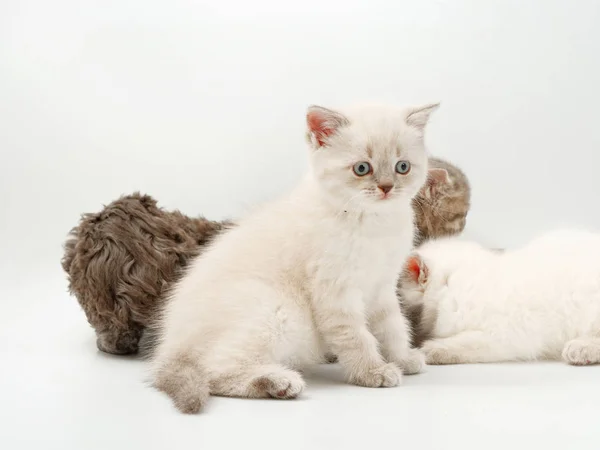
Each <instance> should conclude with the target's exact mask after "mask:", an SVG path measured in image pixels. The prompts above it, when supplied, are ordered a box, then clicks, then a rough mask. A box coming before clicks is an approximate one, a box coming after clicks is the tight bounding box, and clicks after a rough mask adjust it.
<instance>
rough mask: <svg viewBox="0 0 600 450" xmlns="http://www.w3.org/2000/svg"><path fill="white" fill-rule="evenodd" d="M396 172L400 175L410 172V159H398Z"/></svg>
mask: <svg viewBox="0 0 600 450" xmlns="http://www.w3.org/2000/svg"><path fill="white" fill-rule="evenodd" d="M396 172H398V173H399V174H400V175H406V174H407V173H408V172H410V163H409V162H408V161H398V162H397V163H396Z"/></svg>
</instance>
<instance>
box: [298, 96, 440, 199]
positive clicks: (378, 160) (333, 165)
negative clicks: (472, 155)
mask: <svg viewBox="0 0 600 450" xmlns="http://www.w3.org/2000/svg"><path fill="white" fill-rule="evenodd" d="M437 107H438V105H437V104H432V105H426V106H422V107H419V108H410V109H407V110H397V109H391V108H387V107H382V106H370V107H361V108H357V109H354V110H352V111H347V112H345V113H341V112H338V111H333V110H330V109H326V108H322V107H319V106H311V107H310V108H309V109H308V113H307V116H306V119H307V124H308V139H309V142H310V146H311V150H312V151H311V166H312V172H313V175H314V177H315V179H316V180H317V181H318V183H319V185H320V187H321V188H322V189H323V191H324V192H325V193H326V195H328V197H329V198H330V199H332V200H333V201H335V202H336V204H338V205H339V206H340V207H341V208H342V209H359V210H364V209H372V208H386V207H394V206H393V205H396V204H397V202H400V201H404V202H409V201H410V200H411V199H412V198H413V197H414V196H415V195H416V194H417V192H418V191H419V189H420V188H421V186H422V185H423V183H424V182H425V179H426V177H427V156H426V154H425V147H424V143H423V135H424V130H425V126H426V124H427V121H428V119H429V116H430V114H431V113H432V112H433V111H434V110H436V109H437Z"/></svg>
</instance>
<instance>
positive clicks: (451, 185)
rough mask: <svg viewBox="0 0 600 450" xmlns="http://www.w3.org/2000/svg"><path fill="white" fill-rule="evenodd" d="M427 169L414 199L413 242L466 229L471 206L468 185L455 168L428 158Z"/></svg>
mask: <svg viewBox="0 0 600 450" xmlns="http://www.w3.org/2000/svg"><path fill="white" fill-rule="evenodd" d="M429 170H430V176H429V178H428V180H427V182H426V183H425V185H424V186H423V187H422V188H421V190H420V191H419V193H418V194H417V196H416V197H415V198H414V199H413V205H414V210H415V222H416V225H417V230H418V235H417V236H416V239H415V245H419V244H420V243H421V242H423V241H425V240H429V239H434V238H440V237H444V236H453V235H457V234H460V233H461V232H462V231H463V230H464V228H465V225H466V222H467V214H468V212H469V208H470V200H471V188H470V187H469V182H468V180H467V177H466V176H465V174H464V173H463V172H462V171H461V170H460V169H459V168H458V167H456V166H454V165H452V164H450V163H449V162H447V161H443V160H441V159H436V158H430V159H429ZM434 172H435V175H433V176H432V173H434Z"/></svg>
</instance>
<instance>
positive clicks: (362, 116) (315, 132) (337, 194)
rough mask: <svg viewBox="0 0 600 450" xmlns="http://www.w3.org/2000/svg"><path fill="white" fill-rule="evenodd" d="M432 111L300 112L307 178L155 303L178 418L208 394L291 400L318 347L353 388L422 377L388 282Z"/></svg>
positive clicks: (402, 248) (397, 261)
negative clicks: (306, 139) (160, 310)
mask: <svg viewBox="0 0 600 450" xmlns="http://www.w3.org/2000/svg"><path fill="white" fill-rule="evenodd" d="M437 106H438V105H427V106H423V107H420V108H413V109H410V110H395V109H389V108H385V107H375V106H373V107H362V108H357V109H355V110H352V111H348V112H347V113H345V114H343V113H341V112H336V111H332V110H329V109H325V108H321V107H317V106H313V107H310V108H309V109H308V113H307V117H306V119H307V125H308V132H309V136H310V171H309V173H308V175H307V176H306V178H305V179H304V180H303V182H302V183H301V184H300V185H299V186H298V187H297V188H296V189H295V190H294V191H293V192H292V193H291V194H290V195H287V196H284V197H283V198H281V199H279V200H277V201H274V202H272V203H270V204H268V205H266V206H265V207H263V208H262V209H260V210H259V211H256V212H255V213H254V214H251V215H250V216H248V217H246V218H245V219H243V220H241V221H240V222H239V223H238V226H237V227H235V228H233V229H232V230H230V231H228V232H227V233H224V234H222V235H220V236H218V237H217V238H216V239H215V241H214V242H213V245H212V246H211V247H210V248H208V249H207V250H206V251H205V252H204V253H203V254H202V255H201V256H199V257H198V258H197V259H196V260H195V261H194V262H192V264H191V265H190V268H189V271H188V272H187V274H186V275H185V276H184V277H183V279H182V280H181V281H180V282H178V283H176V284H175V286H174V289H173V293H172V296H171V298H170V299H169V301H168V302H167V304H166V307H165V311H164V314H163V317H162V319H161V322H160V327H159V328H160V330H161V335H160V337H159V343H158V346H157V348H156V352H155V354H154V355H153V360H152V376H153V384H154V386H155V387H156V388H158V389H159V390H161V391H164V392H165V393H167V394H168V395H169V396H170V397H171V398H172V400H173V401H174V403H175V405H176V406H177V408H178V409H179V410H180V411H182V412H186V413H193V412H197V411H198V410H199V409H200V408H201V407H202V405H203V404H204V402H205V401H206V400H207V398H208V396H209V394H213V395H223V396H234V397H275V398H294V397H296V396H298V395H299V394H300V392H301V391H302V390H303V389H304V386H305V383H304V380H303V378H302V376H301V374H300V372H299V370H302V369H303V368H305V367H307V366H310V365H312V364H317V363H320V362H323V361H324V356H325V353H326V352H328V351H331V352H332V353H334V354H336V355H337V357H338V359H339V362H340V364H341V365H342V367H343V368H344V370H345V373H346V376H347V379H348V381H349V382H351V383H354V384H357V385H361V386H368V387H388V386H396V385H398V384H399V383H400V379H401V376H402V371H404V373H407V374H408V373H417V372H419V371H420V370H421V368H422V365H423V359H422V355H421V354H420V352H418V351H417V350H414V349H411V348H410V347H409V335H408V328H407V323H406V320H405V319H404V317H403V315H402V313H401V311H400V308H399V305H398V302H397V300H396V296H395V284H396V279H397V276H398V273H399V272H400V270H401V269H402V266H403V263H404V259H405V258H406V256H407V255H408V253H409V252H410V249H411V244H412V238H413V227H414V225H413V212H412V209H411V200H412V198H413V197H414V196H415V194H416V193H417V192H418V191H419V189H420V187H421V186H422V185H423V183H424V182H425V179H426V177H427V157H426V154H425V149H424V143H423V133H424V128H425V125H426V123H427V121H428V118H429V115H430V114H431V113H432V112H433V111H434V110H435V109H436V108H437Z"/></svg>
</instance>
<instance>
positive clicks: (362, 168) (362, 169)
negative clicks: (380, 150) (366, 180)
mask: <svg viewBox="0 0 600 450" xmlns="http://www.w3.org/2000/svg"><path fill="white" fill-rule="evenodd" d="M352 170H354V173H355V174H356V175H358V176H359V177H364V176H365V175H368V174H369V173H371V164H369V163H368V162H366V161H363V162H359V163H356V164H354V167H352Z"/></svg>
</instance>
